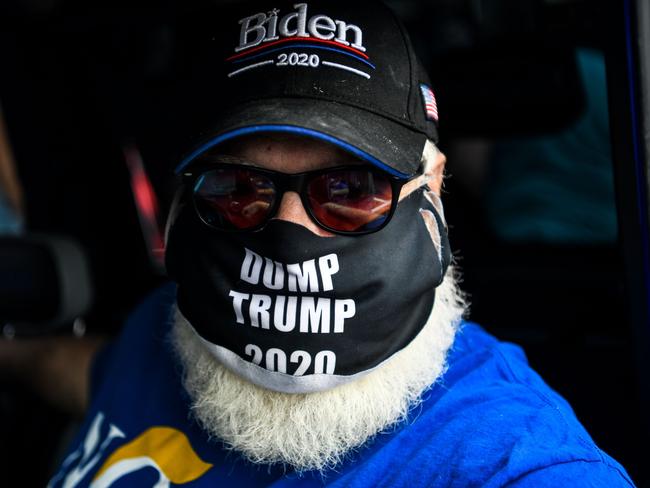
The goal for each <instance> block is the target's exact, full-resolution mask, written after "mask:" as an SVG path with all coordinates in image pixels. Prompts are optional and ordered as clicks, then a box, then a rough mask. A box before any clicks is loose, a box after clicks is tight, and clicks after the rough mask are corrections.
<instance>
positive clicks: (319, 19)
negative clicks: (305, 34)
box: [307, 15, 336, 40]
mask: <svg viewBox="0 0 650 488" xmlns="http://www.w3.org/2000/svg"><path fill="white" fill-rule="evenodd" d="M307 29H309V33H310V34H311V35H312V36H314V37H317V38H318V39H326V40H329V39H333V38H334V32H335V31H336V23H335V22H334V21H333V20H332V19H331V18H330V17H328V16H327V15H314V16H313V17H312V18H311V19H309V24H308V26H307Z"/></svg>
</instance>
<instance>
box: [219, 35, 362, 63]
mask: <svg viewBox="0 0 650 488" xmlns="http://www.w3.org/2000/svg"><path fill="white" fill-rule="evenodd" d="M290 41H301V42H320V43H322V44H330V45H332V46H336V47H340V48H341V49H347V50H348V51H352V52H353V53H355V54H357V55H359V56H361V57H362V58H365V59H370V58H369V57H368V55H367V54H365V53H363V52H361V51H359V50H358V49H354V48H353V47H350V46H346V45H345V44H341V43H339V42H334V41H328V40H326V39H316V38H313V37H287V38H285V39H280V40H279V41H274V42H269V43H268V44H265V45H263V46H257V47H253V48H251V49H249V50H248V51H244V52H242V53H239V54H235V55H234V56H230V57H229V58H226V61H234V60H235V59H238V58H241V57H244V56H246V55H248V54H251V53H254V52H257V51H261V50H262V49H266V48H267V47H271V46H276V45H278V44H283V43H285V42H290Z"/></svg>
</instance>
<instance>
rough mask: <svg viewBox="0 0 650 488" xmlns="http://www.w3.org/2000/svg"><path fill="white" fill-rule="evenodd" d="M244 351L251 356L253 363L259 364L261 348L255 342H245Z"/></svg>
mask: <svg viewBox="0 0 650 488" xmlns="http://www.w3.org/2000/svg"><path fill="white" fill-rule="evenodd" d="M244 352H245V353H246V355H247V356H252V361H253V364H257V365H258V366H259V364H260V363H261V362H262V349H260V347H259V346H256V345H255V344H247V345H246V347H245V348H244Z"/></svg>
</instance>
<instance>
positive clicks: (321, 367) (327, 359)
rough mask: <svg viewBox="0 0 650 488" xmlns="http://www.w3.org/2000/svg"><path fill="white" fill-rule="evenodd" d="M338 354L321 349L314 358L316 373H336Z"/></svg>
mask: <svg viewBox="0 0 650 488" xmlns="http://www.w3.org/2000/svg"><path fill="white" fill-rule="evenodd" d="M335 368H336V354H334V352H332V351H321V352H319V353H318V354H316V357H315V358H314V373H315V374H334V369H335Z"/></svg>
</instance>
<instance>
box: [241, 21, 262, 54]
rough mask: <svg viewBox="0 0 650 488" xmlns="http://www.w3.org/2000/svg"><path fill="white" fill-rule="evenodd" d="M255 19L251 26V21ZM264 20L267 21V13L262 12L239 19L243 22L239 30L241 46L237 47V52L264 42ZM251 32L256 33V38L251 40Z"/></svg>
mask: <svg viewBox="0 0 650 488" xmlns="http://www.w3.org/2000/svg"><path fill="white" fill-rule="evenodd" d="M253 21H255V23H254V24H253V25H252V26H251V22H253ZM264 22H266V15H265V14H262V13H260V14H255V15H251V16H250V17H245V18H243V19H241V20H240V21H239V23H240V24H241V30H240V31H239V46H237V47H236V48H235V52H239V51H243V50H244V49H248V48H249V47H254V46H257V45H258V44H259V43H261V42H262V39H264V36H266V29H265V28H264ZM251 32H254V33H255V39H253V40H252V41H249V40H248V34H250V33H251Z"/></svg>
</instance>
